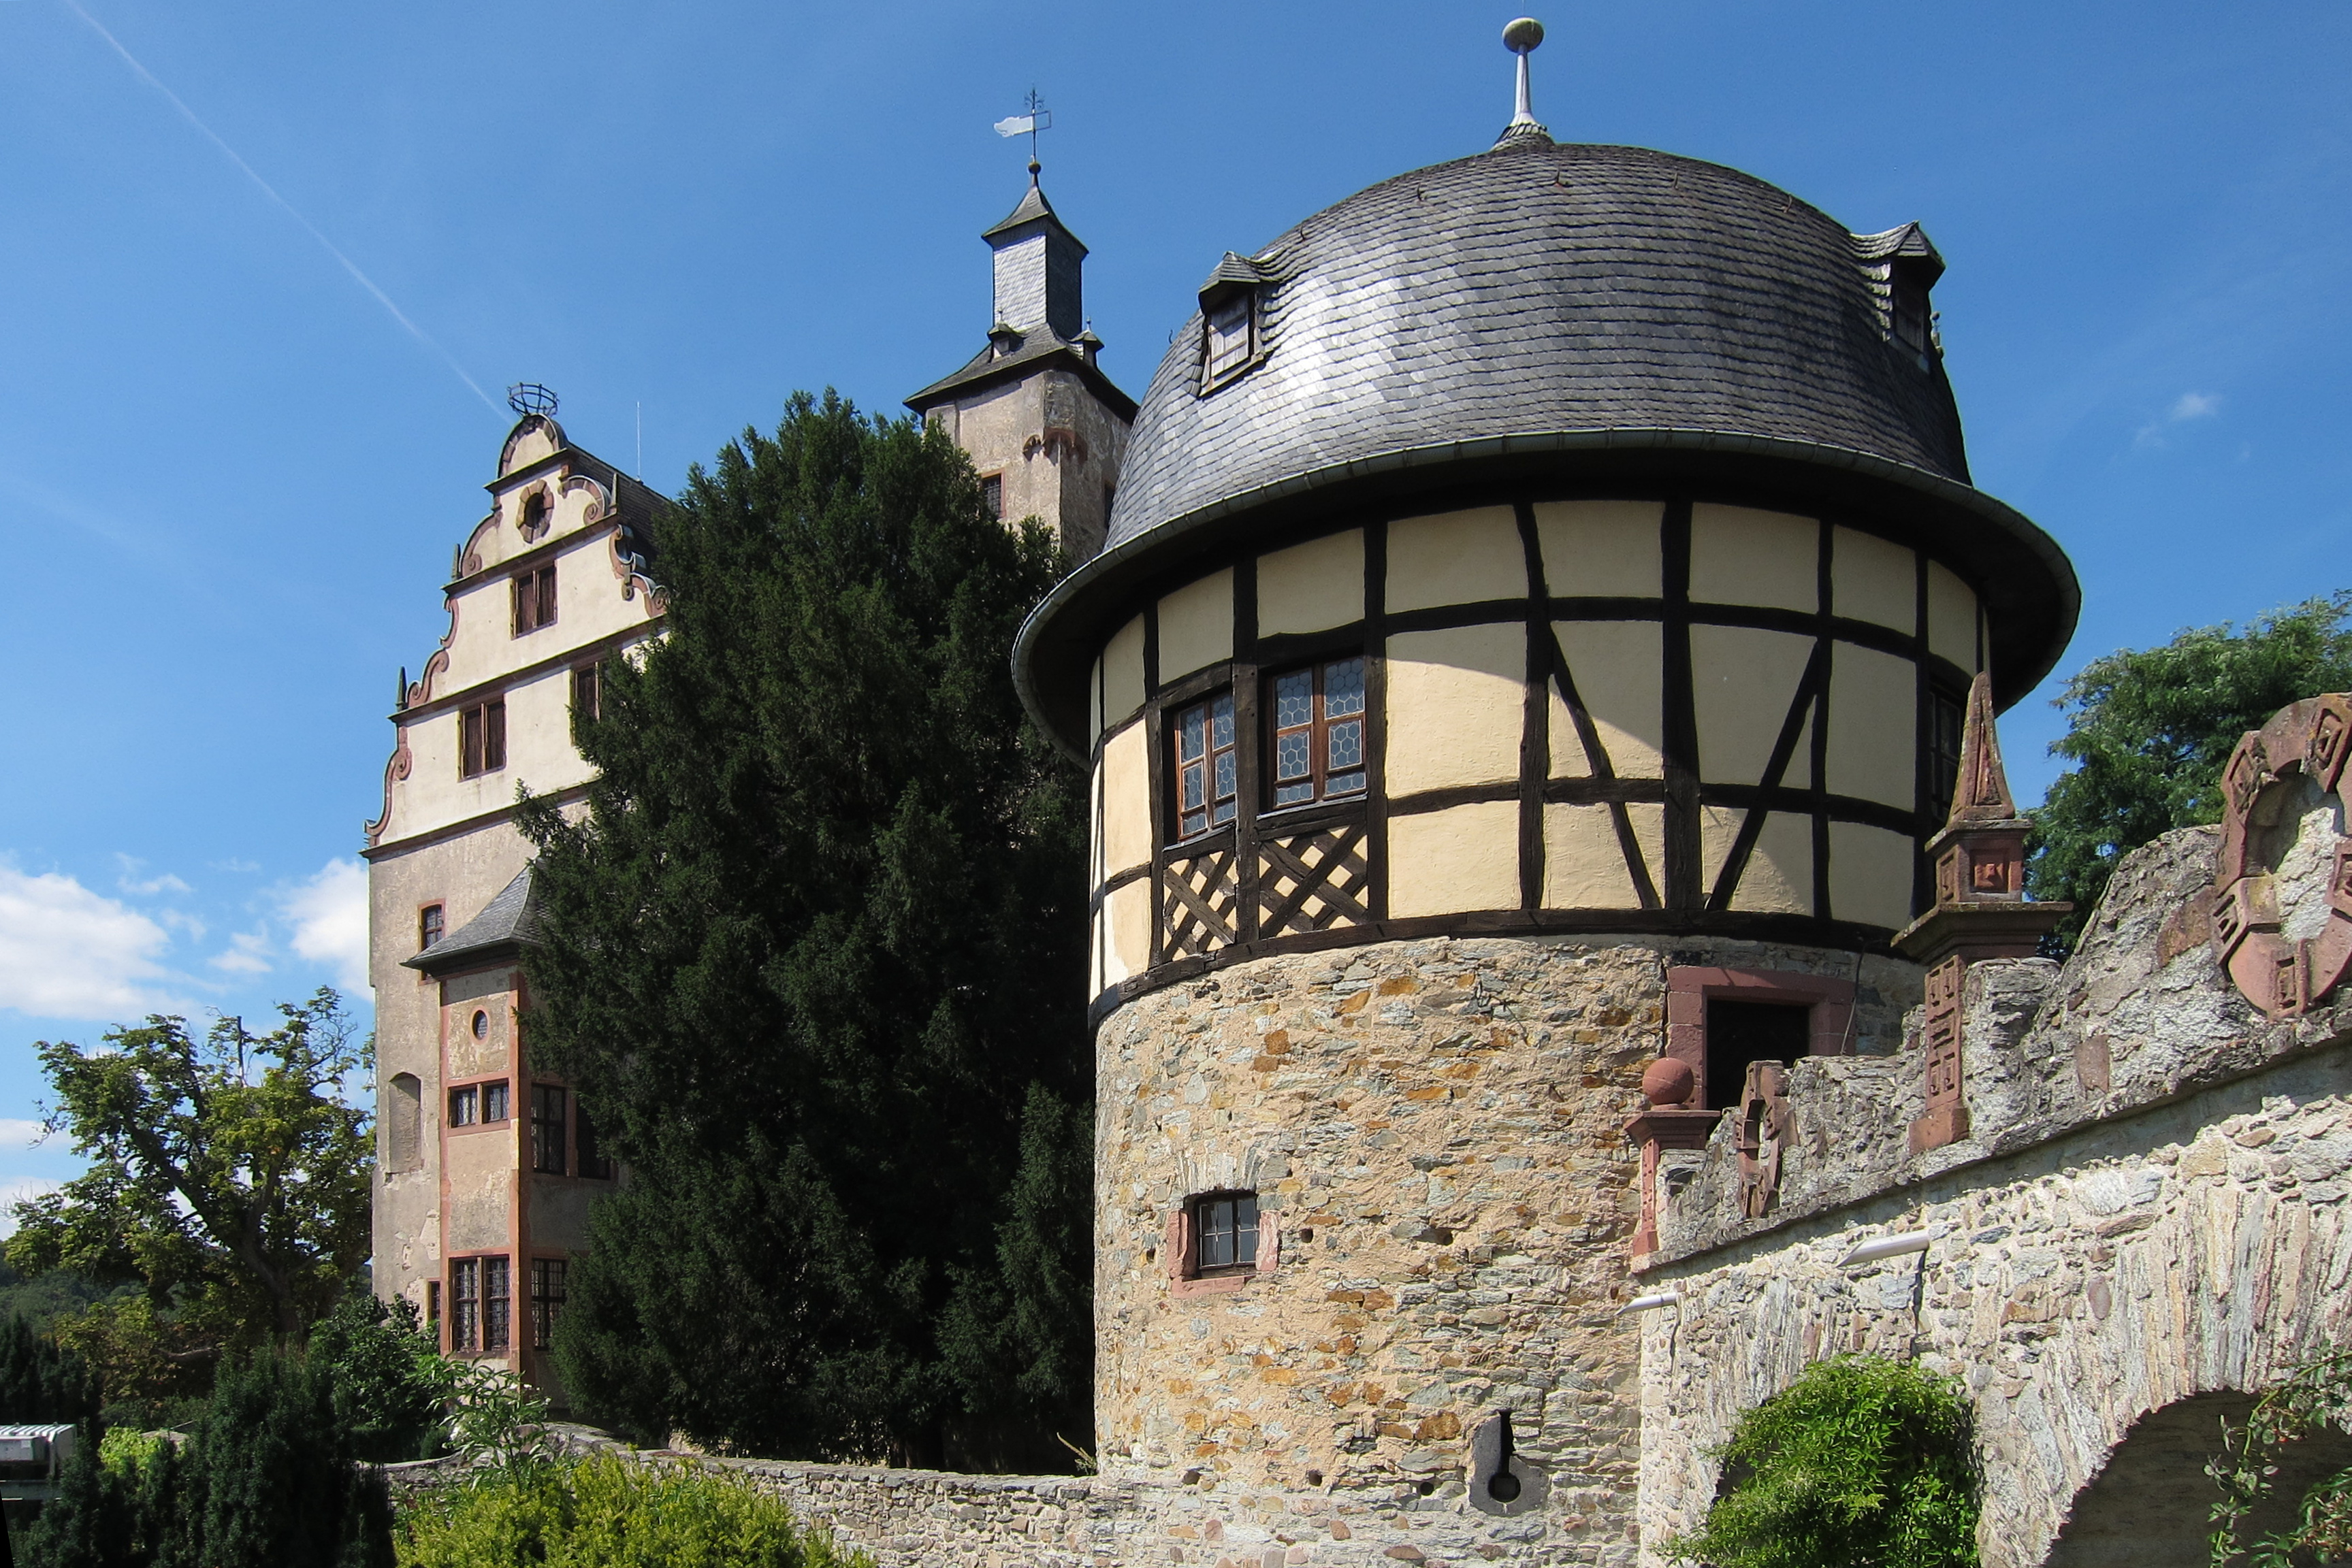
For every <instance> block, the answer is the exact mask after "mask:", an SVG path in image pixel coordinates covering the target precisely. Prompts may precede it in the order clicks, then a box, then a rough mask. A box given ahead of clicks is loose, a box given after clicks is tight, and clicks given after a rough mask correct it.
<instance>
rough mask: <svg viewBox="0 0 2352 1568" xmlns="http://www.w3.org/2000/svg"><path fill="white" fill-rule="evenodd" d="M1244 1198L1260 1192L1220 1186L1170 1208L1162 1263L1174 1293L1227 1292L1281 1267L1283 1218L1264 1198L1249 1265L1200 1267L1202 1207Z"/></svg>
mask: <svg viewBox="0 0 2352 1568" xmlns="http://www.w3.org/2000/svg"><path fill="white" fill-rule="evenodd" d="M1235 1197H1252V1198H1257V1197H1259V1194H1258V1193H1257V1191H1256V1190H1255V1188H1252V1187H1221V1188H1218V1189H1216V1190H1214V1191H1211V1192H1196V1193H1194V1194H1192V1196H1191V1197H1187V1198H1185V1199H1184V1201H1183V1202H1181V1203H1180V1204H1178V1205H1177V1206H1176V1207H1174V1208H1172V1209H1171V1210H1170V1211H1169V1215H1168V1228H1167V1233H1166V1235H1165V1237H1164V1239H1163V1243H1162V1249H1163V1251H1164V1253H1165V1256H1164V1257H1163V1258H1162V1259H1161V1262H1162V1263H1163V1264H1164V1265H1165V1266H1166V1268H1167V1270H1168V1291H1169V1293H1170V1294H1171V1295H1176V1296H1203V1295H1224V1294H1228V1293H1230V1292H1232V1291H1238V1290H1240V1289H1242V1287H1244V1285H1247V1284H1248V1283H1250V1282H1251V1281H1254V1280H1263V1279H1265V1278H1266V1277H1267V1276H1268V1275H1270V1274H1272V1273H1273V1272H1274V1271H1275V1270H1276V1269H1277V1268H1278V1267H1280V1265H1281V1261H1282V1241H1281V1227H1280V1223H1279V1218H1280V1217H1279V1216H1278V1215H1277V1214H1276V1211H1275V1210H1273V1209H1271V1208H1267V1207H1265V1205H1264V1203H1263V1201H1262V1200H1261V1202H1260V1204H1259V1207H1258V1211H1257V1247H1256V1249H1255V1257H1254V1258H1253V1259H1252V1260H1251V1261H1250V1262H1249V1263H1248V1264H1247V1265H1246V1266H1243V1265H1234V1266H1231V1267H1223V1268H1214V1269H1212V1270H1208V1271H1206V1272H1204V1271H1202V1269H1201V1266H1200V1214H1201V1206H1202V1204H1203V1203H1213V1202H1216V1201H1218V1200H1219V1199H1224V1198H1235Z"/></svg>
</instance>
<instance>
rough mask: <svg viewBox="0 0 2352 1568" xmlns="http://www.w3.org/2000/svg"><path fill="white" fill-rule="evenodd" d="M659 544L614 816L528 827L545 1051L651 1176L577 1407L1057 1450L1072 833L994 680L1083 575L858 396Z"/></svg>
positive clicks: (640, 1421)
mask: <svg viewBox="0 0 2352 1568" xmlns="http://www.w3.org/2000/svg"><path fill="white" fill-rule="evenodd" d="M654 545H655V549H656V560H657V570H658V572H659V575H660V577H661V580H662V582H663V586H664V591H665V593H666V595H667V602H668V619H667V622H666V635H665V636H664V637H663V639H662V640H661V641H660V642H658V643H655V644H654V645H653V646H652V647H651V649H650V650H649V652H648V653H647V654H646V658H645V660H644V662H643V665H642V667H641V668H640V667H635V666H633V665H632V664H628V663H627V662H616V664H614V666H611V667H610V680H609V683H608V685H607V688H606V692H605V695H604V709H603V715H604V716H603V717H602V718H601V719H599V720H594V721H583V722H581V723H580V724H579V725H578V736H579V740H580V744H581V746H582V748H583V751H584V752H585V753H586V755H587V757H588V758H589V760H590V761H591V762H593V764H594V765H595V768H597V770H598V772H597V778H596V780H595V782H593V784H592V785H590V787H589V800H588V810H587V811H586V813H585V814H584V816H583V817H581V818H580V819H578V820H576V821H574V820H567V818H566V816H565V815H564V814H563V813H562V812H561V811H559V810H557V809H556V807H555V805H554V804H553V802H551V801H535V802H528V803H527V804H526V807H525V809H524V811H523V813H522V819H521V820H522V821H523V824H524V827H525V831H527V832H529V833H530V836H531V838H532V839H533V841H535V842H536V843H537V845H538V847H539V860H538V880H537V889H538V897H539V902H540V913H541V946H539V947H538V948H537V949H535V950H534V952H533V953H532V954H531V955H530V957H529V958H528V960H527V964H528V967H529V969H530V980H531V990H532V994H533V997H534V1009H533V1013H532V1019H531V1028H532V1030H533V1031H534V1036H533V1038H534V1041H535V1044H534V1051H535V1052H536V1053H537V1056H538V1059H539V1060H541V1061H545V1062H547V1063H548V1064H549V1066H550V1067H551V1069H553V1070H554V1071H561V1072H562V1073H564V1074H566V1075H567V1076H568V1077H570V1078H571V1079H572V1082H574V1083H575V1084H576V1085H578V1089H579V1093H580V1097H581V1101H582V1103H583V1105H585V1106H587V1107H589V1108H590V1109H591V1110H593V1113H594V1114H595V1116H596V1119H597V1122H598V1124H599V1126H600V1127H601V1128H603V1129H604V1132H605V1135H606V1139H607V1142H608V1143H609V1145H611V1146H612V1148H613V1150H614V1152H615V1153H617V1154H618V1155H621V1156H622V1157H623V1158H624V1159H625V1161H626V1162H627V1163H628V1164H629V1166H630V1169H631V1180H630V1182H629V1183H628V1184H627V1185H626V1186H625V1187H624V1188H623V1189H622V1190H621V1191H620V1192H618V1193H617V1194H616V1195H614V1196H613V1197H608V1198H605V1199H604V1200H602V1201H600V1202H599V1204H598V1205H597V1207H596V1209H595V1211H594V1213H593V1218H592V1221H591V1228H592V1245H591V1247H590V1249H589V1252H588V1255H587V1256H586V1257H585V1258H583V1259H582V1260H579V1261H577V1262H575V1263H574V1264H573V1265H572V1277H571V1281H570V1300H569V1302H568V1305H567V1307H566V1311H565V1312H564V1315H563V1317H562V1320H561V1321H560V1322H559V1324H558V1327H557V1332H556V1349H557V1354H558V1357H559V1360H560V1362H561V1364H562V1369H563V1376H564V1382H565V1385H566V1387H567V1388H569V1389H570V1390H571V1392H572V1396H573V1398H574V1400H575V1402H577V1403H578V1404H579V1405H581V1406H582V1407H583V1409H585V1410H587V1411H589V1412H591V1413H592V1414H593V1416H595V1417H596V1418H598V1419H600V1420H602V1421H604V1422H605V1423H607V1424H609V1425H614V1426H617V1427H620V1428H622V1429H623V1430H626V1431H630V1432H632V1433H635V1434H637V1435H639V1436H643V1437H653V1438H656V1439H658V1438H660V1437H664V1436H666V1435H667V1432H668V1431H670V1430H671V1429H673V1428H676V1427H683V1428H684V1429H685V1430H687V1431H688V1432H690V1433H692V1434H693V1435H694V1436H695V1437H698V1438H699V1439H701V1440H703V1441H706V1442H713V1443H731V1444H734V1445H738V1446H740V1447H743V1448H751V1449H753V1450H755V1451H760V1452H765V1453H772V1454H797V1455H814V1456H822V1457H833V1458H850V1457H884V1456H888V1457H892V1458H898V1459H899V1460H902V1461H917V1462H940V1461H952V1462H955V1463H958V1464H961V1465H964V1466H967V1467H970V1468H974V1469H985V1468H990V1467H992V1466H998V1465H1045V1464H1050V1463H1054V1462H1055V1461H1057V1460H1059V1459H1061V1458H1063V1450H1061V1449H1060V1448H1058V1447H1057V1446H1056V1445H1055V1443H1054V1442H1053V1440H1052V1437H1051V1434H1052V1433H1053V1432H1054V1431H1055V1429H1057V1428H1058V1429H1061V1430H1064V1431H1075V1432H1081V1433H1083V1432H1084V1431H1086V1430H1087V1415H1086V1411H1087V1400H1088V1391H1087V1384H1088V1367H1089V1364H1090V1363H1091V1359H1092V1349H1091V1339H1090V1332H1091V1331H1090V1322H1089V1311H1088V1303H1087V1291H1086V1288H1085V1281H1087V1278H1088V1275H1089V1269H1088V1265H1087V1249H1086V1234H1085V1232H1086V1217H1087V1213H1088V1212H1089V1210H1090V1207H1091V1199H1090V1186H1089V1183H1088V1181H1087V1154H1086V1151H1087V1149H1088V1147H1089V1146H1090V1143H1091V1136H1090V1134H1091V1121H1092V1111H1091V1104H1090V1095H1091V1080H1092V1075H1091V1072H1090V1071H1089V1053H1088V1048H1087V1030H1086V1021H1085V1016H1084V1009H1083V1000H1084V992H1085V986H1086V962H1085V933H1086V929H1087V922H1086V912H1085V909H1084V906H1083V903H1082V900H1083V897H1084V885H1085V878H1084V871H1083V864H1084V844H1085V822H1086V818H1085V811H1084V806H1083V802H1084V794H1083V789H1082V787H1081V781H1080V777H1079V775H1078V773H1077V770H1076V769H1075V768H1072V767H1071V766H1069V765H1068V764H1067V763H1066V762H1065V761H1064V760H1063V759H1061V758H1058V757H1057V756H1056V755H1055V753H1054V752H1053V751H1052V749H1051V748H1050V747H1048V746H1047V745H1046V743H1045V741H1044V740H1043V739H1042V738H1041V737H1039V736H1038V735H1037V734H1036V733H1035V732H1034V730H1033V729H1032V728H1031V727H1030V726H1029V725H1028V723H1027V722H1026V720H1025V718H1024V715H1023V713H1022V710H1021V707H1020V704H1019V701H1018V698H1017V696H1016V695H1015V693H1014V690H1013V682H1012V678H1011V674H1010V671H1009V669H1008V663H1009V653H1010V650H1011V646H1012V642H1013V633H1014V632H1015V631H1016V629H1017V628H1018V626H1019V624H1020V622H1021V620H1022V617H1023V616H1024V614H1025V613H1026V612H1027V611H1028V610H1029V608H1030V607H1031V606H1032V605H1033V604H1034V603H1035V602H1036V601H1037V600H1038V599H1039V598H1040V597H1041V596H1042V595H1043V594H1044V593H1045V591H1046V589H1047V588H1048V587H1049V586H1050V585H1051V583H1052V582H1053V580H1054V579H1055V573H1056V572H1057V570H1059V566H1060V561H1059V558H1058V552H1057V551H1056V549H1055V547H1054V545H1053V543H1052V541H1051V539H1050V538H1048V537H1047V536H1046V535H1045V532H1044V531H1043V530H1042V529H1040V528H1037V527H1035V526H1034V523H1033V524H1031V525H1029V526H1027V527H1025V528H1023V529H1022V530H1020V531H1018V532H1015V531H1012V530H1008V529H1006V528H1003V526H1002V525H1001V524H999V523H997V522H996V521H995V520H994V519H993V518H992V517H990V516H989V515H988V513H987V512H986V511H985V510H984V509H983V507H982V501H981V493H980V487H979V484H978V481H977V480H976V479H975V477H974V476H973V475H972V472H971V465H970V464H969V462H968V461H966V460H965V458H964V457H963V455H961V452H959V451H958V450H957V449H956V448H955V447H954V446H953V444H950V442H948V441H947V440H946V439H945V438H944V437H943V436H940V435H936V434H931V435H927V434H925V433H924V432H923V431H922V430H921V429H920V427H919V426H918V425H917V424H916V423H913V422H911V421H906V420H899V421H884V420H872V421H869V420H866V418H864V417H863V416H861V415H859V414H858V413H857V412H856V410H855V409H854V408H852V407H851V406H849V405H848V404H847V403H845V402H841V401H840V400H838V399H837V398H835V397H834V396H832V395H831V394H827V396H826V397H825V398H824V401H823V402H817V401H814V400H813V399H810V398H808V397H806V396H804V395H803V396H799V397H796V398H795V399H794V400H793V402H792V403H791V405H790V406H789V408H788V409H787V411H786V413H785V417H784V419H783V422H782V425H781V426H780V427H779V428H778V430H777V431H776V433H775V434H774V436H773V437H772V438H770V437H764V436H761V435H760V434H757V433H756V432H750V431H747V432H746V433H745V434H744V435H743V437H742V439H741V440H740V442H738V443H737V444H733V445H730V446H729V447H728V448H726V449H725V450H724V451H722V452H721V453H720V454H719V457H718V459H717V461H716V463H715V465H713V466H712V467H711V468H710V469H709V470H704V469H701V468H698V469H697V470H696V471H695V472H694V474H693V476H692V478H691V479H690V481H689V483H688V488H687V490H686V492H685V494H684V495H683V497H681V498H680V501H679V503H678V505H677V508H676V509H675V510H674V512H672V513H671V514H670V515H668V516H667V517H664V518H663V519H661V520H660V522H659V523H658V525H657V526H656V528H655V531H654ZM681 1324H692V1325H694V1327H693V1329H692V1331H691V1332H681V1331H680V1328H679V1325H681Z"/></svg>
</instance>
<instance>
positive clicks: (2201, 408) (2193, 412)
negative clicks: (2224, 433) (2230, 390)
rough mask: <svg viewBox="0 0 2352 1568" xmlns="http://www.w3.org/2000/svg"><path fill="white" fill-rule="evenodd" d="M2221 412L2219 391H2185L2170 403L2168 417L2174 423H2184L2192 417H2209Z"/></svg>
mask: <svg viewBox="0 0 2352 1568" xmlns="http://www.w3.org/2000/svg"><path fill="white" fill-rule="evenodd" d="M2217 413H2221V393H2219V392H2182V393H2181V394H2180V398H2179V402H2175V403H2174V404H2173V405H2172V413H2171V414H2170V416H2169V417H2170V418H2171V420H2172V423H2175V424H2186V423H2189V421H2190V420H2192V419H2210V418H2212V417H2213V416H2214V415H2215V414H2217Z"/></svg>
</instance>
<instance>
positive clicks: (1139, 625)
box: [1102, 615, 1143, 724]
mask: <svg viewBox="0 0 2352 1568" xmlns="http://www.w3.org/2000/svg"><path fill="white" fill-rule="evenodd" d="M1102 662H1103V722H1104V723H1105V724H1117V723H1118V722H1119V721H1120V720H1122V719H1124V718H1126V717H1127V716H1128V715H1129V714H1131V713H1133V712H1134V711H1135V710H1136V709H1138V708H1139V707H1141V706H1143V617H1142V616H1140V615H1139V616H1137V617H1136V618H1135V619H1134V620H1132V621H1130V622H1128V623H1127V624H1126V625H1124V626H1122V627H1120V628H1119V629H1118V631H1117V632H1113V633H1112V634H1111V639H1110V641H1109V642H1108V643H1106V644H1104V646H1103V654H1102Z"/></svg>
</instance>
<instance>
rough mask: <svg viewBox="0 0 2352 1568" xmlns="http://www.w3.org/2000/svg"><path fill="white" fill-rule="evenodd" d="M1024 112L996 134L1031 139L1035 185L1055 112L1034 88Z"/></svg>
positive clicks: (998, 124)
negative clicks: (1040, 141) (1042, 134)
mask: <svg viewBox="0 0 2352 1568" xmlns="http://www.w3.org/2000/svg"><path fill="white" fill-rule="evenodd" d="M1536 31H1537V32H1538V33H1541V32H1542V31H1543V29H1542V28H1540V27H1538V28H1537V29H1536ZM1022 110H1023V111H1022V112H1021V113H1019V114H1013V115H1007V116H1006V117H1005V118H1004V119H1003V120H998V121H997V122H996V133H997V134H998V135H999V136H1021V135H1026V136H1027V137H1028V138H1029V183H1030V184H1032V185H1034V184H1036V183H1037V175H1038V173H1039V172H1040V171H1042V170H1043V169H1044V168H1045V165H1044V164H1043V163H1040V162H1037V132H1039V131H1051V130H1053V129H1054V111H1053V110H1050V109H1047V108H1046V107H1045V99H1042V98H1039V97H1038V96H1037V89H1035V88H1034V87H1033V88H1031V89H1029V96H1028V97H1027V98H1026V99H1024V100H1023V101H1022Z"/></svg>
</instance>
